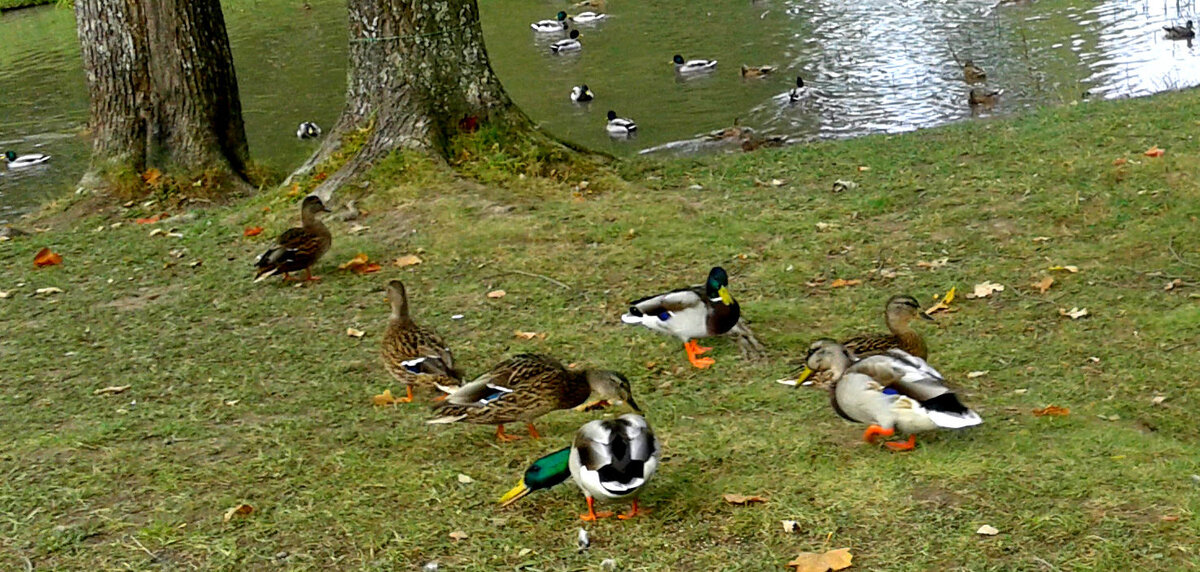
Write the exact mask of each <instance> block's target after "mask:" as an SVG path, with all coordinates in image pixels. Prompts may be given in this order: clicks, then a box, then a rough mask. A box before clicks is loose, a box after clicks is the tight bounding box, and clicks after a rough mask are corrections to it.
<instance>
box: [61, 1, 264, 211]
mask: <svg viewBox="0 0 1200 572" xmlns="http://www.w3.org/2000/svg"><path fill="white" fill-rule="evenodd" d="M75 17H76V26H77V29H78V33H79V41H80V45H81V47H82V53H83V63H84V70H85V71H86V72H87V82H88V88H89V92H90V96H91V105H90V112H91V120H90V126H91V131H92V137H93V142H92V165H91V168H90V170H89V172H88V174H87V175H85V176H84V180H83V182H82V184H84V185H85V186H89V187H97V188H104V187H105V186H106V185H108V184H109V183H110V178H111V177H112V176H114V175H117V176H119V175H127V174H129V173H141V172H143V171H145V170H147V169H148V168H150V167H154V168H157V169H159V170H160V171H162V172H163V173H165V174H167V175H177V176H181V177H185V178H192V177H196V176H199V175H206V176H208V177H212V176H214V175H216V176H218V177H219V178H220V179H221V180H209V181H207V182H209V183H210V184H217V185H220V186H222V187H224V188H225V189H231V188H237V189H241V188H243V186H244V185H245V173H246V166H247V162H248V160H249V146H248V145H247V143H246V131H245V126H244V124H243V122H242V109H241V102H240V100H239V98H238V89H237V77H236V75H235V73H234V69H233V55H232V53H231V52H230V49H229V38H228V36H227V35H226V33H225V20H224V16H223V15H222V13H221V6H220V3H219V2H218V0H76V1H75Z"/></svg>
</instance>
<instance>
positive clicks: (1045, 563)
mask: <svg viewBox="0 0 1200 572" xmlns="http://www.w3.org/2000/svg"><path fill="white" fill-rule="evenodd" d="M1033 561H1034V562H1037V563H1038V564H1041V565H1043V566H1045V567H1046V568H1049V569H1051V570H1058V566H1055V565H1053V564H1051V563H1049V562H1046V561H1045V560H1042V559H1041V558H1038V557H1037V556H1034V557H1033Z"/></svg>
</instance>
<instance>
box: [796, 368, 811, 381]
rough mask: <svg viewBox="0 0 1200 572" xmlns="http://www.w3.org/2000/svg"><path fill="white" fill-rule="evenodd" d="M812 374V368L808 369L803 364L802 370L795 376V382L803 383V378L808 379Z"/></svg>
mask: <svg viewBox="0 0 1200 572" xmlns="http://www.w3.org/2000/svg"><path fill="white" fill-rule="evenodd" d="M812 374H813V370H811V369H809V367H808V366H804V371H802V372H800V375H798V376H796V383H797V384H800V383H804V380H806V379H808V378H809V376H811V375H812Z"/></svg>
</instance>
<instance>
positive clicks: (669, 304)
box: [626, 288, 704, 321]
mask: <svg viewBox="0 0 1200 572" xmlns="http://www.w3.org/2000/svg"><path fill="white" fill-rule="evenodd" d="M703 304H704V297H703V296H702V295H701V294H700V293H699V292H697V291H696V290H694V289H691V288H685V289H680V290H673V291H671V292H667V293H665V294H658V295H656V296H649V297H646V298H642V299H641V300H634V301H633V302H630V303H629V313H628V314H626V315H627V316H630V317H634V318H641V317H642V316H662V315H664V314H666V313H668V312H680V311H683V310H686V309H688V308H695V307H697V306H702V305H703ZM635 321H637V320H635Z"/></svg>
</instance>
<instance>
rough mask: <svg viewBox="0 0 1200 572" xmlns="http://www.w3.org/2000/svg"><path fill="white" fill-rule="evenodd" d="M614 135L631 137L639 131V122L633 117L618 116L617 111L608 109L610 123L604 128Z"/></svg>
mask: <svg viewBox="0 0 1200 572" xmlns="http://www.w3.org/2000/svg"><path fill="white" fill-rule="evenodd" d="M604 129H605V130H606V131H608V134H609V135H612V136H613V137H629V136H630V135H633V134H634V133H637V123H634V122H633V120H632V119H625V118H623V117H617V112H615V111H613V110H611V109H610V110H608V125H607V126H605V128H604Z"/></svg>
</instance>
